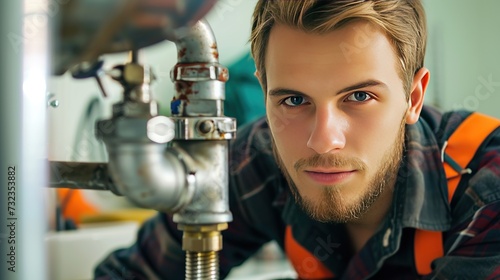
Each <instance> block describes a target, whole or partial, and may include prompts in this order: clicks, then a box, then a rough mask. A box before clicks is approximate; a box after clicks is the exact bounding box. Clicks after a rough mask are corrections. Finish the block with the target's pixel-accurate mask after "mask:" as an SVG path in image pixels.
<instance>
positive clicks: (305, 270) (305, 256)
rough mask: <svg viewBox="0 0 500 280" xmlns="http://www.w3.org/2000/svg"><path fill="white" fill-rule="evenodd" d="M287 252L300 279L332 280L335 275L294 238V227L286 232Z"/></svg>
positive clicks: (289, 227)
mask: <svg viewBox="0 0 500 280" xmlns="http://www.w3.org/2000/svg"><path fill="white" fill-rule="evenodd" d="M285 252H286V254H287V256H288V259H289V260H290V263H291V264H292V266H293V268H294V269H295V272H297V275H298V277H299V279H331V278H333V277H334V275H333V273H332V272H331V271H330V270H328V268H326V266H324V265H323V263H322V262H320V261H319V260H318V259H317V258H316V257H314V255H313V254H311V252H309V251H308V250H307V249H305V248H304V247H302V245H300V244H299V243H298V242H297V240H295V238H294V237H293V234H292V227H291V226H287V227H286V231H285Z"/></svg>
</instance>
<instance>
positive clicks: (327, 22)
mask: <svg viewBox="0 0 500 280" xmlns="http://www.w3.org/2000/svg"><path fill="white" fill-rule="evenodd" d="M353 20H365V21H368V22H370V23H372V24H375V25H376V26H378V27H379V28H381V30H383V31H384V32H385V33H386V35H387V37H388V38H389V40H390V42H391V43H392V45H393V46H394V50H395V52H396V55H397V57H398V58H399V60H400V61H401V64H400V65H399V66H398V67H399V68H398V69H399V75H400V77H401V80H402V81H403V86H404V89H405V92H406V95H407V97H408V95H409V90H410V86H411V84H412V81H413V76H414V75H415V73H416V72H417V71H418V70H419V69H420V68H422V67H423V64H424V56H425V46H426V40H427V29H426V20H425V12H424V8H423V6H422V3H421V2H420V0H259V1H258V3H257V5H256V7H255V10H254V13H253V18H252V32H251V36H250V42H251V51H252V56H253V58H254V60H255V64H256V68H257V71H259V74H260V77H261V82H262V86H263V88H264V91H265V92H266V91H267V81H266V70H265V59H266V48H267V44H268V41H269V34H270V32H271V28H272V27H273V26H274V24H283V25H286V26H290V27H294V28H297V29H299V30H303V31H306V32H312V33H317V34H322V33H326V32H330V31H333V30H335V29H338V28H340V27H342V26H344V25H345V24H347V23H348V22H351V21H353Z"/></svg>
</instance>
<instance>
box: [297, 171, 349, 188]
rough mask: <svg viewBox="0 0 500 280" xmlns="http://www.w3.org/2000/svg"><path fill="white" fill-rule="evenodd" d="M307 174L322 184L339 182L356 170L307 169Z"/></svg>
mask: <svg viewBox="0 0 500 280" xmlns="http://www.w3.org/2000/svg"><path fill="white" fill-rule="evenodd" d="M304 172H305V173H306V175H307V176H308V177H309V178H310V179H312V180H313V181H315V182H316V183H318V184H321V185H333V184H339V183H341V182H343V181H345V180H347V179H349V178H350V177H352V176H353V175H354V173H355V172H356V170H316V169H315V170H305V171H304Z"/></svg>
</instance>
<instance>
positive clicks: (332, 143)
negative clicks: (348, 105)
mask: <svg viewBox="0 0 500 280" xmlns="http://www.w3.org/2000/svg"><path fill="white" fill-rule="evenodd" d="M346 126H347V118H346V116H345V115H344V114H343V113H342V112H341V111H339V110H337V109H336V108H332V106H321V107H317V108H316V112H315V119H314V122H313V123H312V127H311V132H310V133H311V134H310V136H309V140H308V141H307V147H308V148H310V149H313V150H314V151H315V152H316V153H318V154H325V153H328V152H332V151H335V150H341V149H343V148H344V147H345V143H346V139H345V128H346Z"/></svg>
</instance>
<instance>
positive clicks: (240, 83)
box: [47, 0, 500, 279]
mask: <svg viewBox="0 0 500 280" xmlns="http://www.w3.org/2000/svg"><path fill="white" fill-rule="evenodd" d="M255 3H256V0H219V1H218V2H217V3H216V4H215V6H214V8H213V9H212V10H211V11H210V12H209V14H208V15H207V17H206V20H207V21H208V22H209V24H210V25H211V27H212V29H213V31H214V34H215V37H216V39H217V42H218V48H219V54H220V55H219V60H220V63H221V64H223V65H225V66H226V67H228V68H229V71H230V79H229V82H228V83H227V91H226V98H227V100H226V105H225V106H226V107H225V108H226V115H227V116H232V117H236V118H237V119H238V124H239V125H241V124H244V123H246V122H248V121H251V120H252V119H255V118H257V117H259V116H262V115H263V114H264V102H263V95H262V93H261V91H260V88H259V86H258V83H257V81H256V80H255V78H254V77H253V75H252V74H253V72H254V65H253V62H252V60H251V58H250V56H249V49H250V46H249V43H248V38H249V34H250V18H251V14H252V11H253V7H254V5H255ZM424 5H425V8H426V12H427V20H428V30H429V36H428V45H427V46H428V47H427V56H426V66H427V68H429V69H430V72H431V81H430V85H429V88H428V91H427V95H426V103H427V104H430V105H433V106H435V107H437V108H439V109H441V110H452V109H453V110H455V109H467V110H474V111H480V112H483V113H486V114H490V115H493V116H496V117H500V108H499V107H500V66H499V65H500V53H499V50H500V33H499V31H498V27H499V26H500V17H499V16H498V14H497V13H498V11H500V1H496V0H481V1H471V0H439V1H435V0H424ZM103 58H104V61H105V65H104V68H106V69H109V68H112V67H113V66H114V65H116V64H121V63H123V62H125V60H126V59H127V55H126V54H113V55H106V56H104V57H103ZM176 61H177V50H176V46H175V44H174V43H172V42H162V43H159V44H156V45H154V46H151V47H148V48H146V49H144V50H143V51H142V61H141V62H142V63H144V64H149V65H150V66H152V67H153V70H154V71H155V73H156V76H157V81H156V83H155V84H154V93H155V94H156V99H157V100H158V101H159V103H160V108H161V109H160V110H161V113H162V114H164V115H169V114H170V109H169V106H170V100H171V99H172V97H173V94H174V86H173V84H172V82H171V80H170V76H169V75H170V69H171V68H172V67H173V66H174V65H175V63H176ZM103 84H104V87H105V88H106V90H107V93H108V95H109V96H108V98H103V97H102V95H101V93H100V91H99V88H98V86H97V83H96V81H95V80H93V79H88V80H75V79H73V78H71V76H70V74H68V73H67V74H65V75H63V76H58V77H51V78H50V80H49V83H48V90H49V101H50V102H52V104H54V105H55V104H57V106H53V107H48V112H47V115H48V118H49V121H48V123H49V126H48V137H49V139H48V145H49V147H48V156H49V160H51V161H79V162H105V161H106V160H107V158H106V153H105V150H104V145H103V144H102V143H100V142H99V141H97V140H96V139H95V136H94V123H95V121H96V120H98V119H105V118H109V117H110V116H111V104H113V103H115V102H117V101H118V100H120V99H121V87H120V86H119V85H118V84H117V83H116V82H114V81H112V80H111V79H110V78H107V77H104V78H103ZM53 191H54V190H49V192H53ZM81 195H82V196H83V197H82V199H83V200H85V201H86V202H88V204H90V206H91V207H93V208H94V210H93V212H92V213H93V214H94V215H93V216H92V217H91V218H89V217H87V219H88V221H96V220H98V219H99V218H98V216H99V215H97V216H96V213H100V216H99V217H100V218H101V220H105V221H111V220H123V219H124V218H123V217H124V215H121V216H120V215H114V216H113V215H107V216H106V215H102V214H103V213H110V211H114V210H120V209H130V208H131V207H133V205H131V204H130V203H129V202H128V201H127V200H126V199H125V198H120V197H116V196H114V195H113V194H111V193H109V192H98V191H82V192H81ZM50 196H51V194H49V197H50ZM50 199H54V198H50ZM49 207H50V205H49ZM49 213H51V212H50V210H49ZM136 214H137V213H136ZM151 214H152V213H151V212H148V213H141V214H140V215H139V216H134V217H138V218H137V219H136V220H139V221H140V220H141V219H143V218H147V217H148V215H151ZM125 216H127V215H125ZM127 217H130V213H129V216H127ZM125 220H126V219H125ZM136 229H137V227H135V226H132V227H127V230H128V233H127V235H126V236H124V237H123V238H122V242H121V243H119V244H118V243H117V244H114V245H113V246H118V245H126V244H128V243H130V242H132V241H133V237H134V235H135V231H136ZM99 234H100V236H101V237H102V236H103V235H102V233H99ZM112 236H117V235H116V233H115V234H114V235H112ZM50 242H61V240H57V241H50ZM54 244H55V243H54ZM57 244H62V243H57ZM59 247H60V246H59ZM53 248H58V247H57V246H55V247H53ZM53 250H57V249H53ZM108 251H109V250H108ZM54 252H55V251H54ZM101 254H103V252H101ZM259 256H260V257H261V258H262V259H269V258H271V259H280V260H281V259H282V255H280V253H279V252H277V251H276V248H275V246H274V245H270V246H269V248H266V249H264V250H263V251H262V253H261V254H260V255H259ZM59 257H61V258H65V257H66V256H64V254H62V253H60V254H59ZM54 261H56V260H54ZM276 268H277V269H276ZM288 269H289V266H287V263H286V261H283V262H277V266H275V267H274V270H277V271H281V272H282V275H281V276H282V277H283V278H285V277H286V276H287V275H288V274H287V273H288V272H287V271H288ZM264 270H266V269H265V268H264ZM252 271H253V272H255V267H250V268H249V267H248V266H247V267H246V268H245V267H243V268H242V269H240V270H239V271H235V272H234V273H233V274H232V277H233V279H244V275H248V274H249V273H250V275H251V272H252ZM267 272H269V273H271V272H270V271H267ZM283 274H284V275H283ZM268 276H269V274H268ZM249 279H250V278H249ZM252 279H256V278H255V275H254V276H253V278H252Z"/></svg>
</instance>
